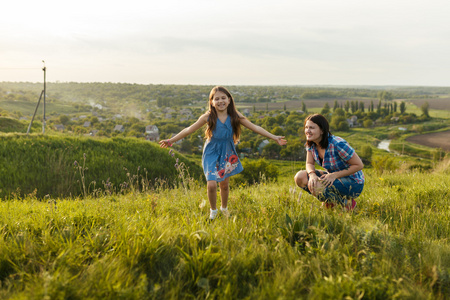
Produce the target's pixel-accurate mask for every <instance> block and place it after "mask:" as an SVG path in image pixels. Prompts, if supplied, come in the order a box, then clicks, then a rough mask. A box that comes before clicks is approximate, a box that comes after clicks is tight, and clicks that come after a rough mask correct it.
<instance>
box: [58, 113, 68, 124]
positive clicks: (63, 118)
mask: <svg viewBox="0 0 450 300" xmlns="http://www.w3.org/2000/svg"><path fill="white" fill-rule="evenodd" d="M69 121H70V119H69V117H68V116H67V115H60V116H59V122H61V124H63V125H67V123H69Z"/></svg>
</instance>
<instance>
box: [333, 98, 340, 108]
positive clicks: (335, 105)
mask: <svg viewBox="0 0 450 300" xmlns="http://www.w3.org/2000/svg"><path fill="white" fill-rule="evenodd" d="M338 108H339V103H338V102H337V100H334V106H333V111H336V109H338Z"/></svg>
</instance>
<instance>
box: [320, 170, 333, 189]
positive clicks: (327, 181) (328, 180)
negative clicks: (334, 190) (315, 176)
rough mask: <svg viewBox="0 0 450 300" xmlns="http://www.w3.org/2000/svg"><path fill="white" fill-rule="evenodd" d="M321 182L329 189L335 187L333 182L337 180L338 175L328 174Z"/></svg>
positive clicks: (324, 175)
mask: <svg viewBox="0 0 450 300" xmlns="http://www.w3.org/2000/svg"><path fill="white" fill-rule="evenodd" d="M319 180H320V181H321V182H322V184H323V185H324V186H325V187H329V186H332V185H333V182H334V181H335V180H336V175H334V174H333V173H326V174H323V175H322V176H320V178H319Z"/></svg>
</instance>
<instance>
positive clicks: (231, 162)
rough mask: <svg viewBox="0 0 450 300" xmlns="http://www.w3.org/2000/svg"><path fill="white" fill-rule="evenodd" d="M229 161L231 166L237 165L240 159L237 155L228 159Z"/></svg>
mask: <svg viewBox="0 0 450 300" xmlns="http://www.w3.org/2000/svg"><path fill="white" fill-rule="evenodd" d="M228 161H229V162H230V164H235V163H237V162H238V157H237V155H236V154H233V155H231V156H230V158H229V159H228Z"/></svg>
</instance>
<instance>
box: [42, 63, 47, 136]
mask: <svg viewBox="0 0 450 300" xmlns="http://www.w3.org/2000/svg"><path fill="white" fill-rule="evenodd" d="M42 62H43V63H44V67H43V68H42V71H44V119H43V122H42V133H45V122H46V119H45V94H47V82H46V71H47V68H46V67H45V61H42Z"/></svg>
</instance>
